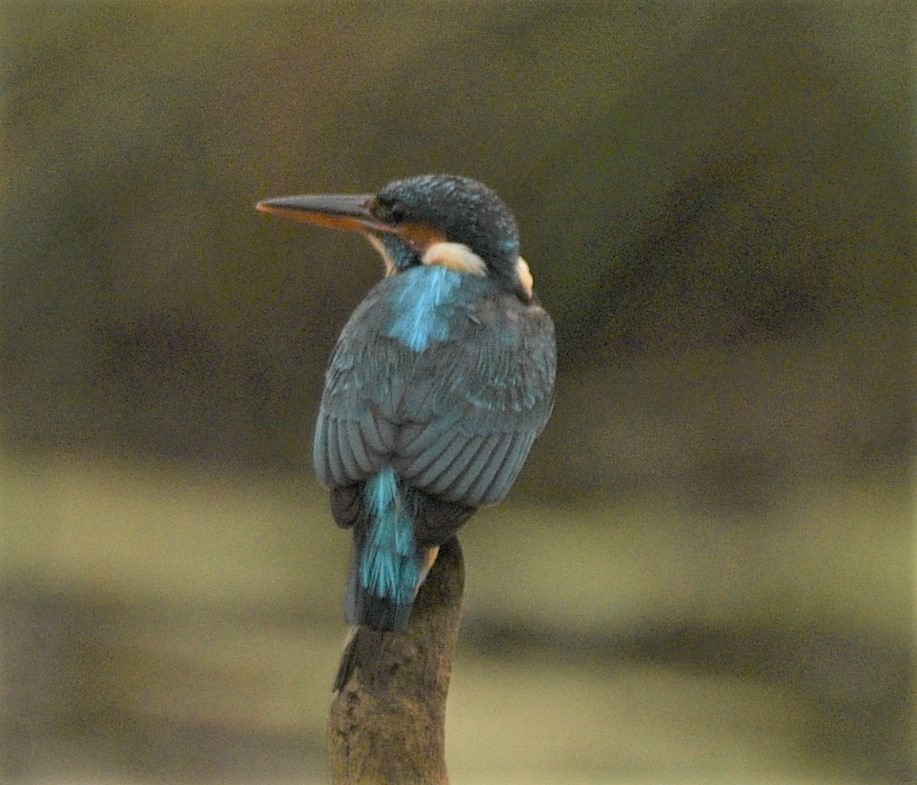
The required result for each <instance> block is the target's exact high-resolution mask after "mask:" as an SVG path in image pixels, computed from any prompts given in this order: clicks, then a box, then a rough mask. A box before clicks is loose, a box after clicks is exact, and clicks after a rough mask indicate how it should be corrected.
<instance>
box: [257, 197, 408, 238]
mask: <svg viewBox="0 0 917 785" xmlns="http://www.w3.org/2000/svg"><path fill="white" fill-rule="evenodd" d="M372 200H373V195H372V194H357V195H349V194H310V195H308V196H279V197H277V198H275V199H265V200H264V201H262V202H258V204H257V205H255V209H256V210H260V211H261V212H262V213H273V214H274V215H280V216H283V217H284V218H291V219H293V220H294V221H305V222H306V223H311V224H315V225H317V226H327V227H328V228H330V229H343V230H344V231H348V232H364V233H365V232H390V231H392V229H391V227H389V226H388V225H387V224H384V223H382V222H381V221H379V220H378V219H377V218H375V217H374V216H373V214H372V213H371V212H370V211H369V205H370V204H371V203H372Z"/></svg>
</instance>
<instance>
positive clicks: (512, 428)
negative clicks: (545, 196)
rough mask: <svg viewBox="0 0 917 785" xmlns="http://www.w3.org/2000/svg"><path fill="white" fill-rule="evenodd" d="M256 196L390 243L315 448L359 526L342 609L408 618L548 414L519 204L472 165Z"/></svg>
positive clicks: (545, 364)
mask: <svg viewBox="0 0 917 785" xmlns="http://www.w3.org/2000/svg"><path fill="white" fill-rule="evenodd" d="M256 208H257V209H258V210H260V211H262V212H265V213H270V214H274V215H278V216H282V217H285V218H290V219H294V220H298V221H305V222H307V223H311V224H314V225H318V226H323V227H328V228H333V229H339V230H345V231H353V232H359V233H361V234H363V235H365V236H366V238H367V239H368V240H369V242H370V243H371V245H372V246H373V247H374V248H375V249H376V251H377V252H378V253H379V255H381V257H382V261H383V264H384V275H383V277H382V278H381V280H380V281H379V282H378V283H377V284H376V285H375V286H374V287H373V288H372V289H371V290H370V291H369V293H368V294H367V296H366V297H365V299H364V300H363V301H362V302H361V303H360V304H359V305H358V306H357V308H356V309H355V310H354V312H353V314H352V315H351V316H350V318H349V320H348V321H347V323H346V324H345V326H344V328H343V330H342V332H341V334H340V337H339V338H338V340H337V342H336V344H335V346H334V348H333V350H332V352H331V358H330V360H329V363H328V368H327V372H326V376H325V385H324V391H323V394H322V400H321V406H320V409H319V414H318V419H317V422H316V427H315V437H314V443H313V459H314V466H315V472H316V475H317V477H318V479H319V481H320V482H321V483H322V484H323V485H325V486H326V487H327V488H328V489H329V491H330V506H331V513H332V517H333V518H334V521H335V523H336V524H337V525H338V526H340V527H342V528H345V529H350V530H351V531H352V533H353V545H352V548H351V557H350V563H349V571H348V579H347V589H346V592H345V600H344V615H345V618H346V620H347V622H348V623H350V624H351V625H353V626H355V627H368V628H370V629H372V630H377V631H382V632H389V631H398V630H403V629H404V628H405V626H406V624H407V622H408V619H409V617H410V611H411V606H412V603H413V601H414V598H415V597H416V595H417V592H418V590H419V588H420V586H421V584H422V583H423V580H424V578H425V576H426V574H427V573H428V571H429V569H430V567H431V566H432V564H433V563H434V561H435V559H436V555H437V553H438V550H439V547H440V546H442V545H443V544H445V543H446V542H448V541H449V540H450V539H451V538H452V537H453V536H455V535H456V533H457V531H458V530H459V528H460V527H461V526H462V525H463V524H464V523H465V522H467V521H468V519H469V518H470V517H471V516H472V515H473V514H474V513H475V512H476V510H477V509H478V508H479V507H481V506H484V505H490V504H495V503H497V502H500V501H501V500H503V499H504V498H505V497H506V495H507V494H508V492H509V490H510V488H511V486H512V485H513V483H514V481H515V480H516V477H517V476H518V474H519V472H520V470H521V469H522V466H523V464H524V463H525V461H526V459H527V457H528V454H529V451H530V449H531V447H532V444H533V442H534V440H535V438H536V437H537V436H538V435H539V434H540V433H541V432H542V429H543V428H544V427H545V425H546V423H547V422H548V419H549V417H550V415H551V412H552V409H553V405H554V386H555V374H556V365H557V358H556V343H555V331H554V324H553V322H552V320H551V317H550V316H549V315H548V313H547V312H546V311H545V309H544V308H543V307H542V306H541V304H540V303H539V300H538V298H537V297H536V295H535V292H534V289H533V277H532V273H531V270H530V268H529V265H528V263H527V262H526V261H525V259H524V258H523V257H522V256H521V255H520V252H519V250H520V239H519V230H518V227H517V223H516V220H515V217H514V216H513V213H512V212H511V211H510V209H509V208H508V207H507V206H506V204H505V203H504V202H503V201H502V200H501V199H500V197H498V196H497V194H496V193H495V192H494V191H492V190H491V189H490V188H488V187H487V186H486V185H484V184H483V183H481V182H479V181H477V180H475V179H472V178H469V177H464V176H459V175H449V174H425V175H418V176H413V177H407V178H404V179H399V180H395V181H393V182H390V183H388V184H387V185H385V186H384V187H383V188H382V189H381V190H379V191H378V193H376V194H356V195H351V194H344V195H342V194H313V195H305V196H285V197H278V198H271V199H265V200H263V201H261V202H258V204H257V205H256Z"/></svg>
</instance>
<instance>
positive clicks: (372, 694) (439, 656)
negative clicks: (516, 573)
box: [328, 538, 465, 785]
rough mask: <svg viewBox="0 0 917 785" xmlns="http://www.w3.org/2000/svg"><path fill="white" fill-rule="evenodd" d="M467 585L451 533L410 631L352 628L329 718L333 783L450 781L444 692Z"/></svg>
mask: <svg viewBox="0 0 917 785" xmlns="http://www.w3.org/2000/svg"><path fill="white" fill-rule="evenodd" d="M464 584H465V565H464V562H463V559H462V550H461V548H460V546H459V543H458V540H457V539H455V538H453V539H452V540H450V541H449V542H448V543H446V544H445V545H443V546H442V547H441V548H440V552H439V556H438V558H437V560H436V562H435V564H434V565H433V568H432V569H431V570H430V574H429V575H428V576H427V579H426V581H424V583H423V585H422V586H421V587H420V591H419V592H418V594H417V599H416V600H415V602H414V608H413V610H412V611H411V617H410V620H409V621H408V625H407V628H406V629H405V630H404V631H402V632H376V631H374V630H369V629H366V628H364V627H358V628H356V629H355V630H354V631H353V633H352V635H351V637H350V640H349V641H348V643H347V646H346V648H345V649H344V654H343V656H342V658H341V664H340V668H339V671H338V676H337V679H336V681H335V695H334V700H333V702H332V704H331V712H330V715H329V718H328V739H329V745H330V751H331V781H332V783H333V785H448V782H449V778H448V775H447V774H446V757H445V737H446V733H445V720H446V695H447V693H448V691H449V677H450V675H451V673H452V655H453V653H454V651H455V644H456V641H457V639H458V631H459V623H460V621H461V610H462V591H463V589H464Z"/></svg>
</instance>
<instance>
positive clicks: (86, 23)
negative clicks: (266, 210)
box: [0, 2, 914, 783]
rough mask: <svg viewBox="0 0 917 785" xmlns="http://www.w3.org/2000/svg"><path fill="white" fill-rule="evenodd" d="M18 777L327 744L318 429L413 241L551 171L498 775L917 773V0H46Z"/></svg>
mask: <svg viewBox="0 0 917 785" xmlns="http://www.w3.org/2000/svg"><path fill="white" fill-rule="evenodd" d="M0 27H2V41H0V45H2V51H3V58H2V60H3V71H2V73H3V76H2V80H3V81H2V106H0V118H2V151H3V152H2V154H3V167H2V173H3V174H2V180H0V182H2V190H0V194H2V211H0V215H2V245H0V255H2V256H0V276H2V278H0V283H2V295H0V296H2V312H0V328H2V354H0V406H2V410H0V415H2V448H3V451H2V455H0V515H2V521H0V687H2V690H3V700H2V702H0V756H2V759H0V779H2V780H3V781H10V782H27V783H32V782H63V781H67V782H73V781H79V782H93V783H95V782H114V781H130V782H243V781H255V780H257V781H261V782H275V781H276V782H302V781H306V782H326V781H327V765H326V763H325V761H324V739H323V732H324V731H323V723H324V717H325V713H326V711H327V705H328V703H329V702H330V693H329V691H328V690H329V686H330V682H331V678H332V676H333V673H334V669H335V665H336V661H337V657H338V656H339V651H340V646H341V643H342V641H343V637H344V633H345V628H344V625H343V622H342V621H341V619H340V612H339V611H340V602H341V596H342V591H343V579H344V571H345V564H346V558H347V549H348V542H347V539H348V538H347V536H346V535H345V534H343V533H341V532H339V531H337V530H336V529H335V528H334V527H333V526H332V525H331V522H330V516H329V515H328V513H327V509H326V500H325V498H324V493H323V491H322V490H321V488H320V487H319V486H318V484H317V482H316V481H315V480H314V479H313V477H312V473H311V466H310V454H311V436H312V422H313V419H314V416H315V412H316V408H317V403H318V398H319V395H320V391H321V384H322V375H323V372H324V364H325V361H326V358H327V356H328V353H329V352H330V349H331V346H332V344H333V341H334V338H335V336H336V334H337V332H338V331H339V330H340V328H341V326H342V325H343V322H344V321H345V320H346V317H347V314H348V313H349V312H350V310H351V309H352V308H353V307H354V306H355V304H356V303H357V302H359V300H360V298H361V297H362V296H363V295H364V293H365V292H366V290H367V289H368V288H369V287H370V286H371V285H372V283H373V282H374V281H375V280H376V278H377V277H378V275H379V273H380V270H381V264H380V262H379V261H378V259H376V258H375V257H374V255H373V253H372V251H371V249H369V247H368V246H367V245H366V244H365V243H364V242H362V241H361V240H360V239H359V238H356V237H355V236H352V235H338V234H335V233H331V232H324V231H321V230H318V229H314V228H310V227H305V226H300V225H295V224H290V223H288V222H283V221H278V220H276V219H272V218H270V217H267V216H264V215H261V214H258V213H256V212H255V211H254V209H253V207H254V203H255V202H256V201H257V200H258V199H261V198H265V197H268V196H278V195H284V194H290V193H303V192H313V191H314V192H322V191H341V192H350V191H355V192H369V191H374V190H376V189H378V188H379V187H380V186H381V185H382V184H384V183H385V182H386V181H388V180H390V179H393V178H395V177H401V176H405V175H410V174H416V173H421V172H427V171H448V172H456V173H461V174H467V175H471V176H474V177H478V178H480V179H482V180H484V181H485V182H487V183H488V184H489V185H491V186H492V187H493V188H494V189H495V190H497V192H498V193H500V194H501V195H502V196H503V197H504V199H505V200H506V201H507V202H508V203H509V204H510V205H511V206H512V207H513V209H514V210H515V212H516V216H517V219H518V222H519V224H520V228H521V231H522V238H523V254H524V255H525V257H526V258H527V259H528V261H529V263H530V265H531V268H532V271H533V274H534V276H535V284H536V288H537V289H538V292H539V295H540V297H541V299H542V301H543V303H544V304H545V306H546V307H547V308H548V309H549V311H550V312H551V313H552V315H553V316H554V317H555V321H556V324H557V329H558V343H559V353H560V357H559V362H560V369H559V379H558V397H557V404H556V410H555V415H554V418H553V419H552V421H551V423H550V424H549V426H548V428H547V430H546V431H545V433H544V435H543V437H542V439H541V440H540V441H539V442H538V443H537V444H536V447H535V449H534V451H533V454H532V456H531V459H530V462H529V466H528V467H527V469H526V470H525V472H524V473H523V476H522V477H521V478H520V481H519V483H518V484H517V487H516V489H515V490H514V492H513V494H512V495H511V497H510V500H508V501H507V502H506V503H504V504H503V505H501V506H499V507H497V508H494V509H490V510H483V511H481V512H480V513H479V514H478V515H477V516H476V517H475V519H474V520H473V521H472V522H471V523H470V524H469V525H468V527H467V528H466V529H465V531H464V534H463V536H462V542H463V546H464V549H465V556H466V562H467V568H468V582H467V588H466V615H465V622H464V625H463V630H462V639H461V644H460V649H459V654H458V659H457V661H456V664H455V676H454V683H453V689H452V692H451V695H450V704H449V720H448V727H447V751H448V760H449V764H450V770H451V772H452V777H453V780H454V782H455V783H475V782H481V783H490V782H520V783H521V782H544V783H548V782H551V783H565V782H570V783H573V782H576V783H580V782H583V783H585V782H590V783H593V782H602V783H604V782H608V783H620V782H692V783H694V782H800V783H802V782H805V783H811V782H826V783H854V782H855V783H860V782H864V783H865V782H907V781H911V779H912V777H913V773H914V772H913V753H912V748H913V746H914V734H913V725H912V720H913V707H912V703H913V698H914V683H913V672H912V666H913V654H912V651H911V649H912V643H913V618H914V615H913V607H912V605H913V598H914V581H913V572H912V571H913V564H914V559H913V552H912V544H913V531H912V524H913V520H912V509H911V506H912V505H911V502H912V499H911V495H912V489H913V483H912V474H911V468H912V464H911V460H912V454H913V450H912V420H911V417H912V406H913V396H912V390H911V382H912V370H913V368H912V360H913V349H912V343H911V342H912V327H913V310H912V306H911V304H912V301H913V285H914V279H913V247H912V246H913V215H914V200H913V139H914V136H913V133H914V123H913V99H914V83H913V74H914V70H913V56H912V43H913V30H914V17H913V14H912V12H911V11H910V9H909V7H908V4H907V3H903V2H902V3H895V2H821V3H816V2H813V3H771V2H764V3H751V2H747V3H746V2H671V3H588V4H587V3H529V2H518V3H512V2H508V3H470V2H451V3H450V2H441V3H433V2H429V3H420V2H414V3H408V4H400V3H399V4H396V3H392V2H381V3H367V4H363V3H359V4H358V3H340V4H338V3H279V2H259V3H230V2H219V3H210V4H200V5H198V4H190V3H164V4H146V3H136V2H132V3H104V4H103V3H64V2H60V3H12V2H5V3H3V8H2V21H0Z"/></svg>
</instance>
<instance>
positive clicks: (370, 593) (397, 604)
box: [346, 468, 423, 630]
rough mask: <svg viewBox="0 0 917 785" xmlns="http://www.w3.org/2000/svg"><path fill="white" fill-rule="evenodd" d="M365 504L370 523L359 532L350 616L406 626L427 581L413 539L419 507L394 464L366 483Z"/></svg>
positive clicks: (376, 624) (379, 625) (376, 625)
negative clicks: (418, 595) (400, 482)
mask: <svg viewBox="0 0 917 785" xmlns="http://www.w3.org/2000/svg"><path fill="white" fill-rule="evenodd" d="M363 504H364V509H365V510H366V513H367V515H366V526H365V527H361V528H362V529H363V530H362V531H357V530H356V529H355V531H354V553H353V558H352V559H351V565H350V578H349V585H348V590H347V600H346V604H347V607H346V615H347V619H348V621H349V622H350V623H351V624H358V625H363V626H366V627H371V628H373V629H376V630H393V629H401V628H402V627H404V625H405V624H407V620H408V616H409V615H410V612H411V605H412V603H413V602H414V596H415V594H416V593H417V587H418V585H419V583H420V581H421V580H422V579H423V567H422V563H421V562H422V557H421V555H420V554H419V553H418V552H417V546H416V544H415V542H414V517H415V515H416V510H415V509H413V508H414V506H415V505H413V504H412V500H411V498H410V495H409V492H407V491H406V489H404V488H403V487H401V486H400V484H399V482H398V477H397V475H396V474H395V471H394V470H393V469H391V468H387V469H383V470H382V471H381V472H379V474H377V475H375V476H374V477H372V478H371V479H369V480H367V481H366V484H365V486H364V488H363Z"/></svg>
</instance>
